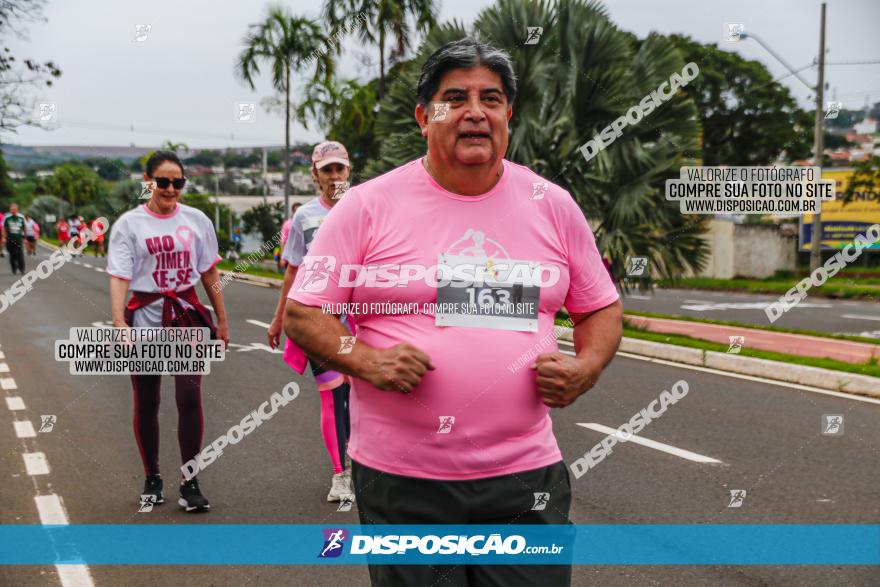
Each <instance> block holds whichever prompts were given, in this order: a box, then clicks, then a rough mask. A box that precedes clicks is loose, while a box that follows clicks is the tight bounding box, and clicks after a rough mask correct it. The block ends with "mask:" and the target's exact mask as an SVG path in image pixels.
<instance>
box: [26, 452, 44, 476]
mask: <svg viewBox="0 0 880 587" xmlns="http://www.w3.org/2000/svg"><path fill="white" fill-rule="evenodd" d="M21 456H22V458H23V459H24V468H25V469H27V474H28V475H32V476H33V475H48V474H49V461H47V460H46V453H42V452H26V453H24V454H23V455H21Z"/></svg>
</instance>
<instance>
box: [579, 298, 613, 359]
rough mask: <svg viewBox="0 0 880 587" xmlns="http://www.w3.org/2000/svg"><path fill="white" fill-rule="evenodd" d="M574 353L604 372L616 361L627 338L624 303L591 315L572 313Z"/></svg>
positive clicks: (607, 307)
mask: <svg viewBox="0 0 880 587" xmlns="http://www.w3.org/2000/svg"><path fill="white" fill-rule="evenodd" d="M572 320H573V321H574V324H575V327H574V333H573V337H574V350H575V353H576V354H577V357H578V359H582V360H584V361H586V362H587V364H589V365H590V366H591V368H593V369H596V370H598V371H601V370H602V369H604V368H605V366H606V365H607V364H608V363H610V362H611V359H613V358H614V353H616V352H617V348H618V347H619V346H620V339H621V336H622V335H623V304H621V303H620V300H618V301H616V302H614V303H613V304H611V305H610V306H606V307H604V308H602V309H601V310H596V311H595V312H592V313H590V314H572Z"/></svg>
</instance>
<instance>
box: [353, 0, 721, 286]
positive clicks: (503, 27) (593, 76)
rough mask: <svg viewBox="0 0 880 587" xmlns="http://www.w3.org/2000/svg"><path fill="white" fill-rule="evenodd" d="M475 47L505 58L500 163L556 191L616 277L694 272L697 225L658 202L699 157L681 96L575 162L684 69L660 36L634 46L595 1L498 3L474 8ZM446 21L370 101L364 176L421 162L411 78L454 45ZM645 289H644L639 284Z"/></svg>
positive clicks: (698, 255) (693, 121) (694, 126)
mask: <svg viewBox="0 0 880 587" xmlns="http://www.w3.org/2000/svg"><path fill="white" fill-rule="evenodd" d="M527 24H528V25H535V26H538V25H541V26H543V27H544V33H543V36H542V37H541V38H540V41H539V43H537V44H531V45H525V44H524V41H525V37H526V25H527ZM473 33H474V35H473V36H475V37H479V38H481V39H483V40H485V41H486V42H488V43H490V44H491V45H493V46H495V47H497V48H500V49H504V50H506V51H507V52H508V53H509V54H510V55H511V58H512V60H513V63H514V69H515V72H516V74H517V78H518V80H519V81H518V94H517V98H516V103H515V104H514V105H513V118H512V119H511V122H510V126H511V127H512V132H511V136H510V144H509V147H508V151H507V155H506V157H507V158H508V159H509V160H511V161H515V162H517V163H521V164H523V165H525V166H527V167H529V168H530V169H533V170H534V171H536V172H537V173H539V174H540V175H542V176H544V177H546V178H548V179H549V180H551V181H553V182H554V183H556V184H559V185H560V186H562V187H564V188H565V189H567V190H568V191H569V192H570V193H571V194H572V196H573V197H574V198H575V200H576V201H577V202H578V204H579V205H580V206H581V208H582V209H583V210H584V212H585V214H586V216H587V218H588V219H590V220H591V221H593V222H594V223H596V224H597V227H596V229H595V233H596V238H597V243H598V246H599V250H600V251H601V252H602V253H603V254H605V255H607V256H609V257H610V259H611V261H612V264H613V267H614V270H615V273H616V274H618V275H622V274H623V273H624V265H625V263H626V258H627V257H629V256H636V255H639V256H648V257H650V258H651V260H652V266H653V268H654V269H655V270H656V271H657V272H658V273H659V274H660V275H661V276H663V277H670V278H672V277H675V276H678V275H679V274H680V273H681V272H682V271H684V270H685V269H686V268H688V267H690V268H694V269H698V268H700V267H701V266H702V264H703V263H704V259H705V254H706V253H705V245H704V242H703V241H702V239H701V238H700V234H701V233H702V232H703V231H704V230H705V224H704V221H702V220H701V219H700V218H699V217H694V216H685V215H682V214H681V213H680V212H679V209H678V205H677V204H672V203H670V202H667V201H666V200H665V198H664V196H663V185H664V180H665V179H666V178H671V177H677V176H678V168H679V167H680V166H681V165H683V164H686V162H691V164H693V163H692V161H693V159H694V158H697V157H698V156H699V144H698V137H699V131H700V127H699V121H698V114H697V110H696V107H695V106H694V102H693V100H691V99H690V98H688V97H687V95H685V94H684V93H683V92H679V93H678V94H677V95H676V96H675V97H674V98H672V99H671V100H669V101H668V102H666V103H664V104H663V105H661V106H659V107H658V108H657V109H656V110H654V111H653V112H652V113H651V114H649V115H648V116H646V117H645V118H644V119H643V120H642V121H641V122H640V123H639V124H636V125H632V126H630V127H628V128H627V129H626V130H625V131H624V133H623V135H622V136H621V137H620V138H618V139H617V140H616V141H615V142H614V143H612V144H611V145H610V146H609V147H607V148H606V149H604V150H603V151H601V152H600V153H599V154H598V155H597V156H596V157H595V158H593V159H592V160H590V161H589V162H587V161H586V160H585V158H584V157H583V155H582V154H581V153H580V152H579V151H578V148H579V146H581V145H582V144H584V143H585V142H586V141H587V140H588V139H590V138H592V137H593V136H595V135H596V134H597V133H598V132H600V131H601V130H602V129H603V128H605V127H606V126H608V125H609V124H610V123H611V122H612V121H613V120H615V119H616V118H617V117H619V116H621V115H623V114H624V113H625V112H626V111H627V110H628V109H629V108H630V107H631V106H633V105H635V104H638V103H639V100H640V99H641V98H642V97H643V96H645V95H648V94H649V93H650V92H651V91H652V90H655V89H656V88H657V86H658V85H659V84H660V83H661V82H663V81H666V80H668V79H669V76H670V75H671V74H672V73H673V72H681V70H682V68H683V67H684V65H685V63H686V62H685V60H684V59H683V58H682V56H681V54H680V53H679V52H678V51H677V50H676V49H675V47H674V46H673V45H672V43H671V42H670V41H669V40H668V39H667V38H665V37H662V36H659V35H651V36H649V37H648V38H647V39H645V40H644V41H642V42H641V43H639V44H638V46H636V44H635V43H634V42H633V39H632V38H631V37H630V35H628V34H626V33H624V32H622V31H620V30H618V29H617V28H616V27H615V26H614V25H613V24H612V23H611V22H610V20H609V18H608V15H607V12H606V11H605V9H604V8H602V7H601V6H600V5H598V4H596V3H592V2H591V3H587V2H583V1H577V0H575V1H560V2H558V3H554V4H549V3H540V2H533V1H529V0H500V1H499V2H497V3H496V4H495V5H494V6H492V7H490V8H487V9H485V10H483V11H482V12H481V13H480V14H479V16H478V18H477V20H476V23H475V25H474V27H473ZM466 34H467V31H466V30H465V29H464V27H463V26H462V25H460V24H458V23H452V24H448V25H441V26H440V27H438V28H436V29H434V30H433V31H432V32H430V33H429V34H428V36H427V37H426V39H425V42H424V43H423V44H422V46H421V48H420V49H419V52H418V55H417V56H416V58H415V59H414V61H413V64H412V66H411V67H408V68H405V69H404V70H403V71H402V73H401V75H400V77H399V78H398V79H397V80H396V81H395V82H394V83H393V85H392V86H391V87H390V88H389V91H388V96H387V97H386V99H384V100H383V101H382V102H381V107H380V110H379V113H378V120H377V123H376V139H377V141H378V142H379V143H380V145H381V147H380V154H379V157H378V158H376V159H374V160H372V161H371V162H370V163H369V164H368V166H367V169H366V170H365V173H364V175H365V177H367V178H369V177H374V176H376V175H379V174H380V173H383V172H384V171H387V170H388V169H390V168H392V167H396V166H398V165H401V164H403V163H405V162H406V161H410V160H412V159H414V158H416V157H419V156H421V155H423V154H424V153H425V149H426V145H425V139H424V137H422V136H421V134H420V132H419V128H418V126H417V125H416V123H415V121H414V120H413V108H414V100H413V94H412V88H414V87H416V85H417V81H418V76H419V73H420V68H421V65H422V63H424V61H425V60H426V59H427V57H428V56H429V55H430V54H431V53H433V52H434V51H435V50H436V49H437V48H438V47H439V46H440V45H442V44H444V43H446V42H448V41H452V40H457V39H460V38H462V37H464V36H466ZM646 283H647V280H646Z"/></svg>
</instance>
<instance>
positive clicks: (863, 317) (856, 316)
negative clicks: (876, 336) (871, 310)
mask: <svg viewBox="0 0 880 587" xmlns="http://www.w3.org/2000/svg"><path fill="white" fill-rule="evenodd" d="M840 317H841V318H847V319H849V320H877V321H878V322H880V316H869V315H867V314H841V315H840Z"/></svg>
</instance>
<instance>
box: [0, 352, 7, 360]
mask: <svg viewBox="0 0 880 587" xmlns="http://www.w3.org/2000/svg"><path fill="white" fill-rule="evenodd" d="M5 358H6V355H4V354H3V351H0V359H5Z"/></svg>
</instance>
